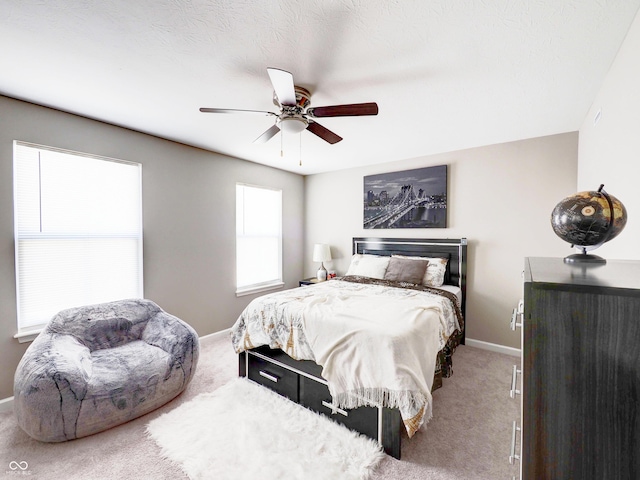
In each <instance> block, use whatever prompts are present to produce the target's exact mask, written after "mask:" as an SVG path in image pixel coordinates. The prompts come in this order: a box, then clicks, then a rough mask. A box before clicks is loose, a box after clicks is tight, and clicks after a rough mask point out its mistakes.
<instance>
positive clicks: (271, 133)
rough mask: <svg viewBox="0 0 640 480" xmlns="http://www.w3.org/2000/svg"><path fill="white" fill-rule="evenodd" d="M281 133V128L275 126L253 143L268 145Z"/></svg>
mask: <svg viewBox="0 0 640 480" xmlns="http://www.w3.org/2000/svg"><path fill="white" fill-rule="evenodd" d="M279 131H280V127H278V126H277V125H273V126H272V127H271V128H269V129H268V130H267V131H266V132H264V133H263V134H262V135H260V136H259V137H258V138H256V139H255V140H254V141H253V143H267V142H268V141H269V140H271V138H272V137H273V136H274V135H275V134H276V133H278V132H279Z"/></svg>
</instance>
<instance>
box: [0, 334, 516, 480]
mask: <svg viewBox="0 0 640 480" xmlns="http://www.w3.org/2000/svg"><path fill="white" fill-rule="evenodd" d="M453 361H454V375H453V376H452V377H451V378H449V379H445V383H444V387H443V388H441V389H439V390H437V391H436V392H434V405H433V418H432V420H431V421H430V422H429V424H428V425H426V428H425V427H423V428H422V429H421V430H420V431H419V432H418V433H417V434H416V435H415V436H414V437H413V438H412V439H408V438H406V437H405V438H403V444H402V460H400V461H398V460H396V459H393V458H391V457H386V458H385V459H384V460H383V461H382V462H381V463H380V464H379V466H378V468H377V470H376V472H375V474H374V476H373V480H382V479H403V480H414V479H415V480H418V479H420V480H424V479H433V480H469V479H473V480H484V479H486V480H495V479H510V478H511V477H512V476H513V475H516V474H517V467H516V466H512V465H509V463H508V455H509V445H510V441H511V425H512V421H513V420H514V419H515V418H516V417H517V416H518V415H519V402H518V401H516V400H512V399H511V398H509V388H510V379H511V369H512V365H513V364H514V363H516V361H517V359H516V358H515V357H511V356H506V355H501V354H497V353H493V352H488V351H485V350H480V349H477V348H472V347H468V346H461V347H459V348H458V350H457V351H456V353H455V355H454V357H453ZM236 375H237V357H236V355H235V354H234V353H233V350H232V348H231V344H230V342H229V339H228V338H227V337H226V336H215V337H209V338H205V339H204V340H202V341H201V353H200V361H199V364H198V369H197V372H196V374H195V375H194V378H193V380H192V382H191V384H190V385H189V387H188V388H187V390H186V391H185V392H184V393H183V394H182V395H180V396H179V397H178V398H177V399H175V400H174V401H172V402H170V403H169V404H167V405H165V406H164V407H162V408H160V409H158V410H156V411H154V412H152V413H150V414H148V415H146V416H143V417H141V418H138V419H136V420H134V421H132V422H129V423H127V424H125V425H121V426H119V427H116V428H112V429H111V430H107V431H106V432H102V433H99V434H96V435H93V436H90V437H86V438H82V439H78V440H74V441H71V442H65V443H57V444H45V443H40V442H37V441H35V440H32V439H31V438H30V437H29V436H27V435H26V434H25V433H24V432H23V431H22V430H21V429H20V428H19V427H18V426H17V424H16V422H15V419H14V417H13V414H12V413H10V412H9V413H3V414H0V477H2V478H24V477H26V476H27V475H28V477H29V478H36V479H47V480H58V479H60V480H62V479H64V480H74V479H92V480H101V479H104V480H107V479H131V480H134V479H153V480H157V479H185V478H187V477H186V476H185V475H184V474H183V473H182V471H181V470H180V469H179V468H178V467H177V466H175V465H172V464H170V463H169V462H168V461H166V460H163V459H162V458H161V457H160V456H159V448H158V446H157V445H156V444H155V442H153V440H150V439H149V438H147V437H146V436H145V425H146V424H147V422H149V420H151V419H152V418H155V417H157V416H158V415H160V414H162V413H164V412H167V411H169V410H171V409H173V408H175V407H176V406H178V405H180V404H181V403H183V402H186V401H188V400H190V399H192V398H193V397H195V396H196V395H198V394H200V393H202V392H209V391H212V390H215V389H216V388H218V387H220V386H221V385H223V384H224V383H225V382H227V381H229V380H230V379H231V378H233V377H234V376H236ZM238 448H242V446H241V445H239V446H238ZM250 454H251V452H247V455H250ZM12 462H17V463H20V464H21V465H22V466H23V467H24V466H25V464H24V463H23V462H27V464H28V467H27V470H25V471H24V472H23V473H20V474H18V473H17V470H11V469H10V464H11V465H13V467H14V468H15V466H16V464H15V463H13V464H12ZM216 480H224V479H216Z"/></svg>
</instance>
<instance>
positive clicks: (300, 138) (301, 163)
mask: <svg viewBox="0 0 640 480" xmlns="http://www.w3.org/2000/svg"><path fill="white" fill-rule="evenodd" d="M300 166H302V132H300Z"/></svg>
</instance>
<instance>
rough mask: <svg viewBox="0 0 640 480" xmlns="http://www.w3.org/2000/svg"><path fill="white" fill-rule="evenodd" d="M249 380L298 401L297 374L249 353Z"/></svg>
mask: <svg viewBox="0 0 640 480" xmlns="http://www.w3.org/2000/svg"><path fill="white" fill-rule="evenodd" d="M247 376H248V377H249V379H251V380H253V381H254V382H256V383H259V384H261V385H264V386H265V387H267V388H269V389H271V390H273V391H274V392H277V393H279V394H280V395H282V396H284V397H288V398H290V399H291V400H293V401H294V402H297V401H298V382H299V380H298V374H296V373H295V372H292V371H291V370H288V369H286V368H283V367H281V366H279V365H275V364H273V363H271V362H269V361H267V360H264V359H262V358H259V357H256V356H255V355H253V354H251V353H249V372H248V375H247Z"/></svg>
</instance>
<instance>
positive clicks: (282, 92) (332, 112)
mask: <svg viewBox="0 0 640 480" xmlns="http://www.w3.org/2000/svg"><path fill="white" fill-rule="evenodd" d="M267 73H268V74H269V78H270V79H271V83H272V85H273V90H274V94H273V103H274V104H275V105H276V106H278V107H280V113H275V112H266V111H260V110H237V109H229V108H201V109H200V111H201V112H204V113H254V114H258V115H267V116H274V117H276V120H275V122H276V123H275V124H274V125H273V126H272V127H270V128H269V129H268V130H267V131H266V132H264V133H263V134H262V135H260V136H259V137H258V138H256V139H255V140H254V143H265V142H267V141H269V140H270V139H271V138H272V137H273V136H274V135H275V134H277V133H278V132H279V131H281V130H282V131H283V132H287V133H300V132H302V131H303V130H305V129H306V130H309V131H310V132H311V133H313V134H314V135H317V136H318V137H320V138H321V139H323V140H324V141H326V142H328V143H330V144H334V143H338V142H339V141H340V140H342V137H340V136H339V135H337V134H335V133H333V132H332V131H331V130H329V129H328V128H325V127H323V126H322V125H320V124H319V123H318V122H316V121H315V119H316V118H325V117H356V116H361V115H377V114H378V104H376V103H375V102H369V103H352V104H348V105H332V106H328V107H309V104H310V98H311V93H310V92H309V90H307V89H306V88H302V87H299V86H297V85H294V83H293V75H292V74H291V73H289V72H287V71H285V70H280V69H279V68H267Z"/></svg>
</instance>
